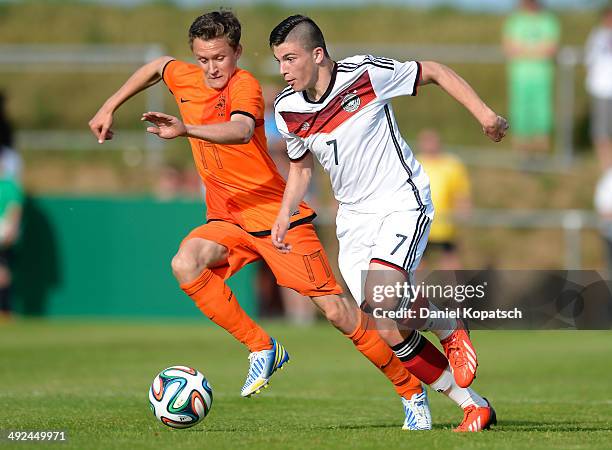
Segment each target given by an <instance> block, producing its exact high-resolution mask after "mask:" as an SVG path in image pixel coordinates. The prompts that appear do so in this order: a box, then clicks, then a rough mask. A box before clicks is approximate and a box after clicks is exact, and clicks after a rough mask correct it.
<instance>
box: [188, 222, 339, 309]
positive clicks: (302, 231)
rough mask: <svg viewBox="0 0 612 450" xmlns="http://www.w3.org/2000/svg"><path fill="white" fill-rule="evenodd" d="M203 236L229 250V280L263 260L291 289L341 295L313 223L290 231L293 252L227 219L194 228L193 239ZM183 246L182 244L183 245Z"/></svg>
mask: <svg viewBox="0 0 612 450" xmlns="http://www.w3.org/2000/svg"><path fill="white" fill-rule="evenodd" d="M193 238H202V239H207V240H209V241H213V242H217V243H218V244H221V245H223V246H224V247H226V248H227V249H228V253H229V254H228V258H227V259H228V261H227V265H226V266H222V267H227V270H226V272H225V274H224V278H225V279H226V280H227V279H228V278H229V277H231V276H232V275H233V274H235V273H236V272H238V271H239V270H240V269H242V268H243V267H244V266H246V265H247V264H249V263H252V262H254V261H258V260H260V259H263V260H264V261H265V262H266V263H267V264H268V266H270V269H271V270H272V273H274V276H275V277H276V282H277V283H278V284H279V286H285V287H288V288H291V289H293V290H295V291H297V292H299V293H300V294H302V295H305V296H308V297H320V296H322V295H330V294H341V293H342V288H341V287H340V285H339V284H338V283H337V281H336V278H335V277H334V274H333V273H332V271H331V268H330V266H329V261H328V259H327V255H326V254H325V250H323V245H322V244H321V241H319V238H318V236H317V233H316V231H315V229H314V226H313V225H312V224H310V223H307V224H303V225H298V226H297V227H295V228H292V229H290V230H289V231H288V232H287V236H286V238H285V241H286V242H288V243H289V244H291V246H292V248H291V252H289V253H281V252H279V251H278V250H277V249H276V247H274V245H273V244H272V238H271V237H270V236H253V235H251V234H249V233H247V232H246V231H244V230H243V229H242V228H240V227H239V226H237V225H234V224H232V223H229V222H223V221H213V222H208V223H207V224H205V225H202V226H200V227H198V228H195V229H193V230H192V231H191V232H190V233H189V234H188V235H187V237H186V238H185V239H184V240H183V243H184V242H186V241H187V240H189V239H193ZM181 245H182V244H181Z"/></svg>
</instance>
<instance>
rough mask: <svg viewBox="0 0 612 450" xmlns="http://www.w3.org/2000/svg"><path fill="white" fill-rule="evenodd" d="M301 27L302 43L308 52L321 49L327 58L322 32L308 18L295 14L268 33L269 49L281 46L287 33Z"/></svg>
mask: <svg viewBox="0 0 612 450" xmlns="http://www.w3.org/2000/svg"><path fill="white" fill-rule="evenodd" d="M299 25H303V26H304V27H305V28H304V34H303V35H302V37H303V39H301V40H302V43H303V44H304V45H305V46H306V48H307V49H308V50H312V49H315V48H317V47H321V48H322V49H323V51H324V52H325V56H329V53H328V52H327V46H326V45H325V38H324V37H323V32H322V31H321V29H320V28H319V26H318V25H317V24H316V23H315V22H314V20H312V19H311V18H310V17H307V16H303V15H301V14H296V15H294V16H289V17H287V18H286V19H285V20H283V21H282V22H281V23H279V24H278V25H276V26H275V27H274V29H273V30H272V32H271V33H270V48H272V47H276V46H277V45H281V44H282V43H283V42H285V40H286V39H287V36H288V35H289V33H291V32H292V31H293V30H294V29H295V28H296V27H297V26H299Z"/></svg>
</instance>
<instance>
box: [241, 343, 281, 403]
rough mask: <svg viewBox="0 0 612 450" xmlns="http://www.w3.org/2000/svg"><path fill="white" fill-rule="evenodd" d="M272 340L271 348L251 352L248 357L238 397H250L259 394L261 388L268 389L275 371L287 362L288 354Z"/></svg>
mask: <svg viewBox="0 0 612 450" xmlns="http://www.w3.org/2000/svg"><path fill="white" fill-rule="evenodd" d="M271 340H272V348H271V349H269V350H261V351H259V352H253V353H251V354H250V355H249V363H250V365H249V373H248V374H247V378H246V381H245V382H244V386H242V391H241V392H240V395H242V396H243V397H250V396H251V395H253V394H259V393H260V392H261V390H262V389H263V388H266V387H268V382H269V380H270V377H271V376H272V374H273V373H274V372H276V369H282V368H283V365H284V364H285V363H287V362H288V361H289V353H287V351H286V350H285V347H283V346H282V345H281V344H279V343H278V342H276V340H275V339H274V338H271Z"/></svg>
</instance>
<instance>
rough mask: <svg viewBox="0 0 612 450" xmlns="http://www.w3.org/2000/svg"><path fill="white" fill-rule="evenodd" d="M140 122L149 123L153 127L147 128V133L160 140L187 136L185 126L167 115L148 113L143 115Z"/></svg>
mask: <svg viewBox="0 0 612 450" xmlns="http://www.w3.org/2000/svg"><path fill="white" fill-rule="evenodd" d="M140 120H142V121H147V122H151V123H152V124H153V126H152V127H147V131H148V132H149V133H152V134H155V135H157V136H159V137H160V138H162V139H174V138H175V137H179V136H185V135H186V134H187V127H185V124H184V123H183V122H181V121H180V120H179V119H178V118H176V117H174V116H171V115H169V114H164V113H160V112H151V111H149V112H146V113H144V114H143V115H142V119H140Z"/></svg>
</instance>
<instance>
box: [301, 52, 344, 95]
mask: <svg viewBox="0 0 612 450" xmlns="http://www.w3.org/2000/svg"><path fill="white" fill-rule="evenodd" d="M337 72H338V63H336V62H335V61H334V68H333V69H332V76H331V79H330V80H329V86H327V90H326V91H325V93H324V94H323V95H322V96H321V98H320V99H319V100H316V101H315V100H310V99H309V98H308V94H307V93H306V90H303V91H302V95H303V96H304V100H306V101H307V102H308V103H314V104H321V103H323V102H324V101H325V100H326V99H327V97H329V94H331V91H332V89H333V88H334V84H335V83H336V73H337Z"/></svg>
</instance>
